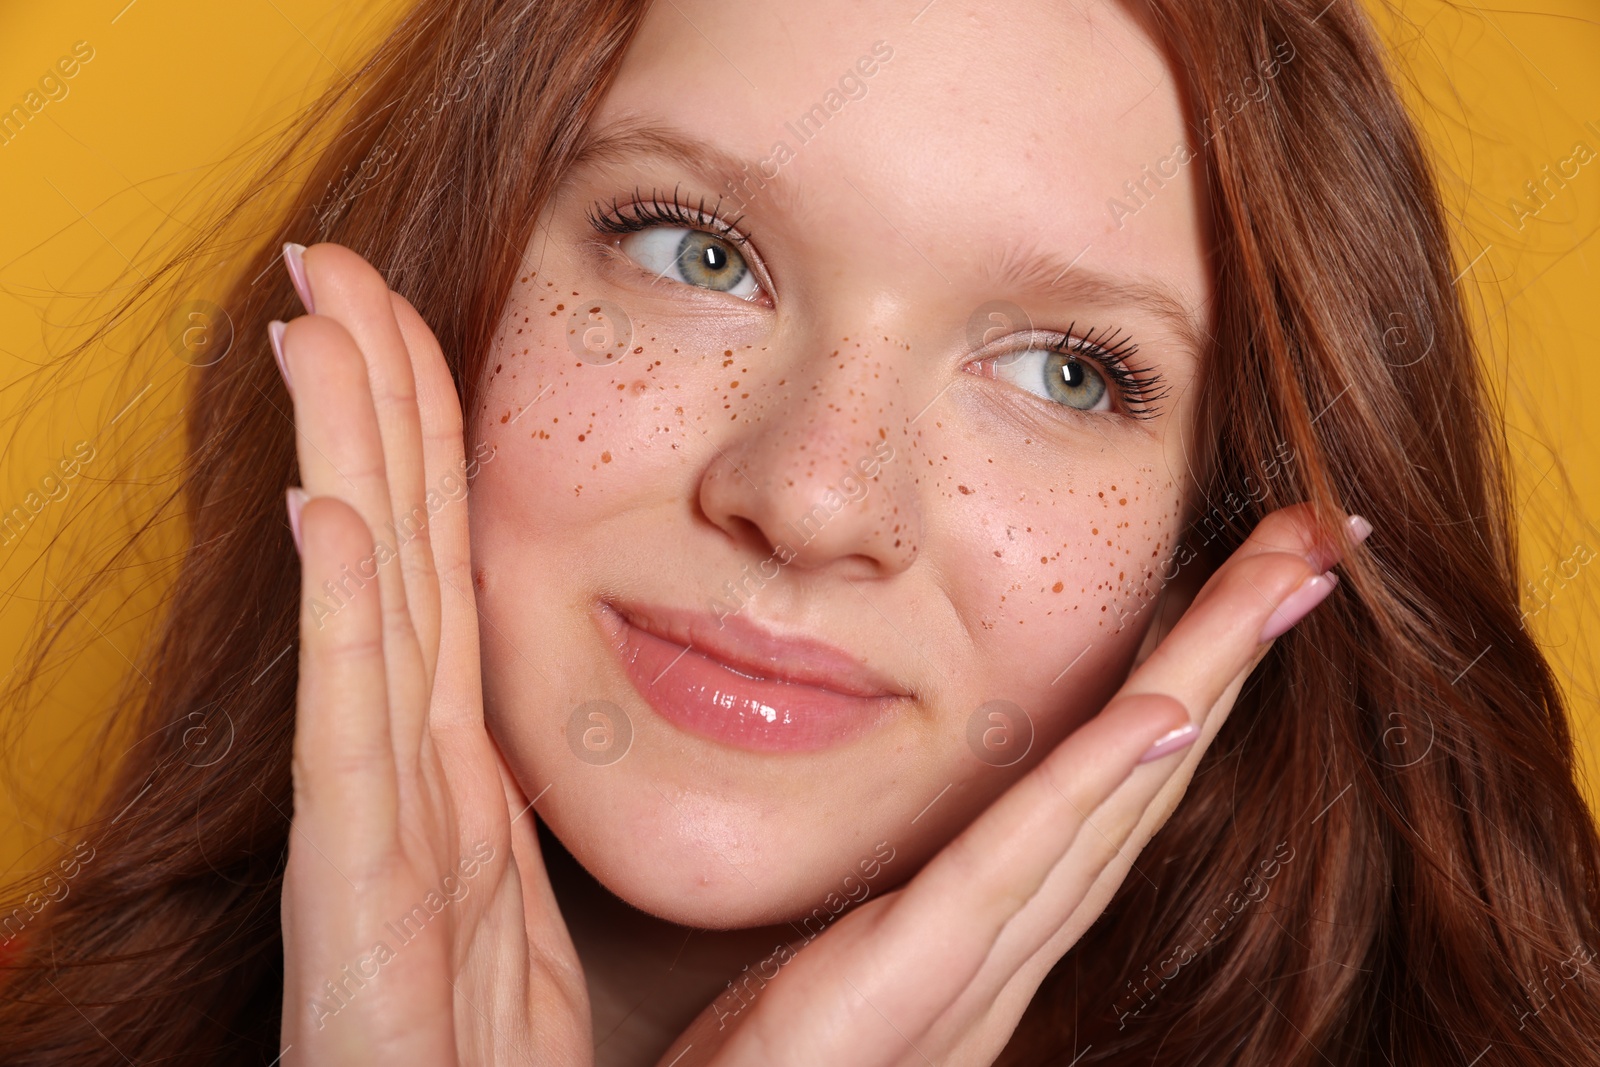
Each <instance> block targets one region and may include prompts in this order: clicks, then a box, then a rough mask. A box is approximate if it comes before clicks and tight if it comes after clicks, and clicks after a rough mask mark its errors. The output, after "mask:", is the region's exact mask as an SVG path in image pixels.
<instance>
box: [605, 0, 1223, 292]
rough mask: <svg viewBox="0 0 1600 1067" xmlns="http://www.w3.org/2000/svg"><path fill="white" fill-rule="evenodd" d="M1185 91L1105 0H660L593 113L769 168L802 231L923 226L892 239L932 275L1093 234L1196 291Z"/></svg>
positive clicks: (1094, 248)
mask: <svg viewBox="0 0 1600 1067" xmlns="http://www.w3.org/2000/svg"><path fill="white" fill-rule="evenodd" d="M919 10H920V14H919ZM886 57H887V58H886ZM867 71H871V73H866V72H867ZM1180 94H1181V89H1180V87H1179V85H1178V84H1177V81H1176V78H1175V77H1174V75H1173V72H1172V70H1171V68H1170V67H1169V65H1168V63H1167V61H1166V58H1165V56H1164V54H1163V52H1162V51H1161V49H1160V48H1159V46H1158V45H1157V43H1156V42H1155V41H1153V40H1152V39H1151V38H1150V37H1149V36H1148V34H1147V33H1146V32H1145V31H1144V30H1143V29H1142V28H1141V27H1140V26H1139V25H1138V24H1137V22H1135V21H1134V19H1133V18H1131V17H1130V15H1129V14H1128V13H1127V11H1126V10H1125V9H1124V8H1123V7H1122V6H1120V5H1119V4H1115V3H1108V2H1093V0H1085V2H1069V3H1062V2H1051V3H1044V2H1026V0H1012V2H1007V3H1003V4H1002V3H993V2H983V0H934V2H933V3H931V4H928V3H927V2H926V0H914V2H913V3H909V4H908V3H886V2H882V0H807V3H806V4H805V5H803V6H801V5H793V4H787V3H782V2H776V0H737V2H733V0H657V2H656V3H654V4H653V5H652V7H651V9H650V12H649V14H648V16H647V17H646V20H645V23H644V25H643V26H642V27H641V31H640V33H639V35H638V37H637V38H636V40H635V41H634V43H633V45H632V46H631V48H630V50H629V53H628V56H627V58H626V60H625V62H624V64H623V67H622V69H621V71H620V72H619V77H618V79H617V81H616V83H615V84H614V86H613V88H612V90H611V92H610V93H609V94H608V96H607V99H606V101H605V103H604V104H603V105H602V108H601V110H600V112H599V115H598V116H597V121H596V127H597V128H598V129H602V130H603V129H604V128H605V127H606V126H607V125H608V124H613V123H615V122H617V121H619V120H633V119H644V120H647V121H652V122H661V123H665V124H667V125H670V126H672V127H676V128H679V129H682V130H684V131H685V132H689V133H692V134H693V135H695V136H697V137H701V138H704V139H706V140H709V141H711V142H713V143H714V144H715V145H717V146H718V147H720V148H722V149H724V150H726V151H727V152H728V153H730V154H732V155H734V156H736V157H738V158H740V159H743V160H746V161H749V162H750V163H751V165H752V169H753V170H755V169H760V170H763V171H764V172H765V173H766V174H769V175H770V174H771V173H773V172H774V171H776V172H778V174H777V177H776V178H775V179H774V180H773V182H772V183H771V185H772V187H773V190H774V191H773V194H772V195H770V196H766V195H765V194H764V199H765V200H766V201H767V203H768V204H770V205H772V206H774V207H776V206H780V205H781V206H783V207H784V208H785V209H786V210H787V211H788V212H789V214H790V215H792V216H794V217H795V218H794V221H796V222H797V223H800V224H802V225H806V226H811V225H821V226H824V227H826V226H827V225H828V224H829V223H830V222H834V223H841V224H846V225H865V226H869V227H873V228H874V229H882V228H884V227H885V226H886V225H887V226H888V227H890V228H892V229H895V230H898V231H900V233H901V235H902V237H904V238H908V239H910V241H911V242H912V243H915V240H916V237H915V235H913V234H912V233H911V229H912V228H915V229H916V230H917V231H918V234H920V235H921V236H922V237H924V238H925V239H926V238H931V237H934V236H937V238H938V246H937V247H936V248H923V249H915V248H902V249H900V254H901V255H902V256H903V257H904V258H905V261H906V263H907V265H908V266H910V265H913V264H921V265H923V266H924V268H925V267H926V266H927V265H930V264H931V265H933V266H934V268H935V270H937V271H938V272H939V273H940V274H941V276H943V277H945V278H946V280H949V279H950V275H951V273H952V272H953V271H952V269H959V267H960V265H961V263H962V262H964V261H970V260H974V259H980V258H981V259H982V260H984V261H985V262H990V261H999V262H1002V263H1004V262H1006V261H1010V260H1014V259H1016V258H1018V257H1021V256H1026V255H1029V254H1032V253H1035V252H1041V251H1043V252H1048V253H1052V254H1055V255H1058V256H1060V257H1062V258H1063V259H1064V260H1067V261H1070V260H1072V259H1073V257H1075V256H1077V255H1079V254H1080V253H1082V252H1084V250H1086V249H1087V250H1088V251H1087V253H1086V254H1085V255H1084V263H1085V265H1086V266H1092V267H1095V268H1097V269H1099V270H1103V271H1110V272H1122V271H1126V272H1128V273H1132V274H1139V275H1145V276H1158V277H1159V278H1160V279H1161V280H1163V281H1165V282H1167V283H1169V284H1170V286H1171V288H1173V289H1174V290H1176V291H1177V292H1179V293H1182V294H1184V296H1185V297H1186V298H1187V301H1188V302H1189V303H1190V304H1191V306H1198V305H1199V304H1201V303H1202V302H1203V300H1204V297H1205V295H1206V292H1207V279H1206V275H1205V272H1204V269H1203V264H1202V248H1203V243H1204V227H1203V224H1202V219H1203V217H1204V213H1203V211H1202V210H1201V206H1202V205H1201V197H1202V195H1203V190H1202V186H1201V182H1202V180H1203V179H1202V177H1201V175H1200V173H1199V172H1200V170H1201V168H1200V166H1199V165H1198V164H1197V163H1191V164H1189V165H1187V166H1180V165H1179V164H1178V162H1177V155H1178V153H1177V152H1176V150H1177V149H1178V147H1179V145H1187V146H1188V148H1189V151H1190V154H1195V151H1194V150H1195V148H1196V146H1195V145H1194V144H1193V142H1192V140H1190V139H1189V138H1187V136H1186V134H1185V122H1184V112H1183V101H1182V98H1181V95H1180ZM779 144H782V145H783V146H784V149H785V151H784V153H783V154H782V155H781V156H780V155H778V154H776V153H775V149H776V147H777V146H778V145H779ZM1152 176H1153V177H1152ZM1130 183H1131V187H1130ZM779 187H781V188H779ZM711 192H712V193H718V192H722V190H721V189H713V190H711ZM1119 202H1120V204H1121V205H1122V210H1118V209H1117V208H1116V206H1115V204H1116V203H1119ZM1128 209H1133V210H1132V211H1131V213H1130V211H1129V210H1128ZM913 253H915V254H913Z"/></svg>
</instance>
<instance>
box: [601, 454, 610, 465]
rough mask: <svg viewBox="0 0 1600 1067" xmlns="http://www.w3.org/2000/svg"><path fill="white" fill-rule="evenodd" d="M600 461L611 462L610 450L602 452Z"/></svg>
mask: <svg viewBox="0 0 1600 1067" xmlns="http://www.w3.org/2000/svg"><path fill="white" fill-rule="evenodd" d="M600 462H601V463H610V462H611V453H610V452H602V453H600Z"/></svg>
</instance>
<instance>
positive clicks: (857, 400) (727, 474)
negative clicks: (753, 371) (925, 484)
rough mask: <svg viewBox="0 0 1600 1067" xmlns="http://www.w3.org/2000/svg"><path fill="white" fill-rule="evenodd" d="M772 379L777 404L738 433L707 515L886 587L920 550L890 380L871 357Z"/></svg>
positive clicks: (788, 366) (703, 495) (726, 444)
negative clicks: (878, 579) (775, 381)
mask: <svg viewBox="0 0 1600 1067" xmlns="http://www.w3.org/2000/svg"><path fill="white" fill-rule="evenodd" d="M779 362H782V363H783V365H784V368H785V370H786V371H788V372H790V373H786V374H781V375H780V374H774V375H773V377H774V378H777V379H780V380H782V381H783V382H784V385H783V386H777V385H776V384H771V385H769V386H768V388H767V390H766V392H767V395H768V398H769V402H765V403H763V404H762V406H761V409H760V410H759V411H758V412H756V413H754V414H753V415H752V417H751V419H750V420H741V421H740V422H737V423H730V424H728V429H727V430H725V431H723V433H722V434H719V435H718V439H717V440H715V442H714V443H715V444H716V446H717V448H716V454H715V457H714V458H713V460H712V461H711V462H710V463H709V464H708V466H707V467H706V470H705V473H704V474H703V475H702V477H701V481H700V493H699V502H700V508H701V510H702V511H703V512H704V514H705V516H706V517H707V518H708V519H709V520H710V521H711V522H712V523H713V524H715V525H716V526H717V527H719V528H720V529H721V530H723V531H724V532H725V533H726V534H728V536H729V537H730V538H732V539H733V540H734V541H735V543H737V544H738V545H740V546H741V547H742V548H745V549H746V550H748V551H751V552H755V553H760V554H761V555H762V556H769V555H776V557H777V559H778V561H779V562H780V563H783V564H785V565H786V566H791V567H800V568H802V569H806V570H822V569H826V568H833V569H835V570H839V571H841V572H842V573H843V574H844V576H845V577H854V578H873V577H888V576H890V575H893V574H897V573H899V572H901V571H904V570H905V569H906V568H908V567H910V566H911V564H912V563H913V562H914V561H915V560H916V557H917V549H918V545H919V544H920V543H921V540H922V530H921V522H920V519H919V515H918V511H917V505H916V499H915V484H914V482H913V479H912V478H911V476H910V470H909V468H910V456H909V455H908V454H907V453H908V448H907V446H906V445H905V443H904V440H903V437H902V434H901V433H900V432H899V427H898V425H897V420H900V416H899V414H898V413H899V411H900V409H901V405H900V404H899V403H898V402H897V398H895V397H893V396H889V395H887V388H888V387H887V386H886V381H885V380H887V379H890V378H891V377H893V376H891V375H887V374H884V375H881V376H878V375H875V374H874V373H873V368H872V366H871V362H872V356H871V355H870V354H869V353H867V352H865V351H863V350H857V351H856V352H855V353H853V354H852V355H851V356H849V357H840V356H838V355H836V356H834V357H831V358H830V357H824V358H820V359H814V360H807V361H806V363H808V364H809V365H810V366H811V367H815V372H814V373H812V374H807V375H802V376H799V377H797V376H796V375H795V374H794V373H792V372H793V371H794V370H796V369H797V368H796V364H795V362H792V361H779Z"/></svg>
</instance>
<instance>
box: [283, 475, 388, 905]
mask: <svg viewBox="0 0 1600 1067" xmlns="http://www.w3.org/2000/svg"><path fill="white" fill-rule="evenodd" d="M300 538H301V546H302V548H301V579H300V590H301V597H300V671H299V683H298V689H297V691H296V697H295V700H296V711H295V738H294V756H293V767H294V825H295V829H296V830H297V831H299V832H301V833H303V834H304V835H305V837H306V838H307V839H308V840H309V842H310V843H311V844H312V845H313V846H314V849H315V851H316V852H317V853H318V854H319V855H320V856H321V857H322V858H323V859H324V860H325V862H326V863H327V864H328V865H329V866H331V867H332V868H333V869H334V870H335V871H336V873H337V874H338V875H339V878H340V879H344V880H348V881H350V882H352V883H354V884H357V885H359V884H361V882H362V880H363V879H365V878H368V877H370V876H371V874H372V872H373V871H374V870H376V869H378V867H380V866H381V864H382V862H384V861H385V860H386V859H387V857H388V855H389V849H391V848H392V845H393V842H394V841H395V840H396V825H397V823H396V818H397V816H396V805H397V800H396V784H395V783H396V777H395V765H394V751H393V748H392V745H391V741H390V737H389V708H388V692H387V681H386V672H385V661H384V649H383V628H382V619H381V614H380V613H381V607H380V605H379V603H378V599H377V598H376V597H357V598H355V599H353V600H352V601H350V602H349V604H348V605H347V606H346V607H345V609H344V610H342V611H337V612H329V611H327V610H325V608H324V606H323V604H322V603H321V600H320V597H319V594H320V592H321V589H322V583H323V582H325V581H331V580H333V579H335V578H337V577H338V576H339V574H340V573H341V571H342V570H343V568H344V567H345V566H346V565H347V564H348V563H349V561H350V560H352V559H361V558H364V557H365V556H366V554H368V553H370V552H371V551H372V535H371V534H370V533H369V532H368V530H367V528H366V525H365V523H363V522H362V520H361V517H360V515H358V514H357V513H356V512H355V510H354V509H353V508H351V507H350V505H349V504H347V503H345V502H344V501H342V500H339V499H337V498H331V497H314V498H312V499H311V500H309V501H307V502H306V504H305V505H304V507H303V508H302V510H301V513H300ZM336 880H337V879H336Z"/></svg>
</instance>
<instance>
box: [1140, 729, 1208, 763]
mask: <svg viewBox="0 0 1600 1067" xmlns="http://www.w3.org/2000/svg"><path fill="white" fill-rule="evenodd" d="M1199 736H1200V731H1199V730H1198V729H1196V727H1195V725H1194V723H1192V722H1191V723H1189V724H1188V725H1187V726H1180V727H1178V728H1177V729H1176V730H1173V731H1172V732H1171V733H1167V734H1162V735H1161V737H1160V738H1159V739H1157V741H1156V743H1155V744H1153V745H1151V746H1150V748H1149V749H1148V750H1147V751H1146V752H1145V754H1144V755H1142V756H1140V757H1139V762H1140V763H1149V762H1150V761H1151V760H1158V759H1160V758H1161V757H1162V756H1170V755H1171V754H1172V753H1174V752H1176V751H1178V750H1179V749H1182V748H1188V747H1189V746H1190V745H1192V744H1194V739H1195V738H1197V737H1199Z"/></svg>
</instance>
